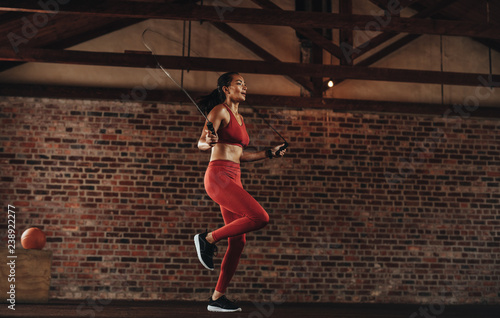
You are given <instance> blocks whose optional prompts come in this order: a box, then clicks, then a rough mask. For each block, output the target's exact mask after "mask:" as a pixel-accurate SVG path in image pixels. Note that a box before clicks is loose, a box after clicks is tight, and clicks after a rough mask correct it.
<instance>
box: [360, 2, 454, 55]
mask: <svg viewBox="0 0 500 318" xmlns="http://www.w3.org/2000/svg"><path fill="white" fill-rule="evenodd" d="M457 1H458V0H442V1H439V2H438V3H436V4H435V5H434V6H433V7H430V8H426V9H425V10H422V11H420V12H419V13H416V14H415V15H413V16H412V18H415V19H425V18H428V17H431V16H433V15H435V14H436V13H438V12H439V11H441V10H443V9H444V8H446V7H447V6H449V5H452V4H453V3H455V2H457ZM371 2H373V3H377V4H381V5H382V4H383V5H384V6H387V0H383V1H380V0H377V1H375V0H372V1H371ZM407 2H408V1H407ZM408 4H409V3H407V4H406V5H408ZM404 7H405V6H403V4H401V8H404ZM397 35H398V33H395V32H384V33H382V34H379V35H377V36H375V37H373V38H371V39H370V40H368V41H366V42H365V43H363V44H361V45H360V46H359V47H358V48H356V49H353V54H352V59H353V60H354V59H357V58H359V57H360V56H362V55H363V54H365V53H367V52H369V51H370V50H372V49H374V48H376V47H378V46H380V45H382V44H383V43H385V42H387V41H389V40H390V39H392V38H394V37H395V36H397ZM405 38H406V40H408V39H409V38H410V37H405ZM412 38H417V37H412Z"/></svg>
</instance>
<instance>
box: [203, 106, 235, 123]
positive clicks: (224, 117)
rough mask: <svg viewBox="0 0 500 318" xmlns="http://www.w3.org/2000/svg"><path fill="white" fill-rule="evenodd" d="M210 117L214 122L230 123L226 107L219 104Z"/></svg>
mask: <svg viewBox="0 0 500 318" xmlns="http://www.w3.org/2000/svg"><path fill="white" fill-rule="evenodd" d="M208 117H209V119H210V120H212V121H215V120H220V121H224V122H229V118H230V115H229V112H228V111H227V109H226V107H224V105H222V104H219V105H217V106H215V107H214V108H213V109H212V110H211V111H210V114H209V116H208Z"/></svg>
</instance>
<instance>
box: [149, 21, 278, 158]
mask: <svg viewBox="0 0 500 318" xmlns="http://www.w3.org/2000/svg"><path fill="white" fill-rule="evenodd" d="M147 32H152V33H155V34H158V35H160V36H161V37H162V38H164V39H166V40H168V41H174V40H171V39H169V38H167V37H166V36H164V35H163V34H161V33H160V32H157V31H154V30H151V29H150V28H146V29H145V30H144V31H143V32H142V44H143V45H144V47H146V49H148V50H149V52H151V54H152V55H153V57H154V59H155V61H156V64H157V65H158V68H160V69H161V70H162V71H163V73H165V75H167V77H168V78H170V79H171V80H172V82H174V84H175V85H176V86H177V87H179V88H180V89H181V90H182V91H183V92H184V94H186V96H187V97H188V98H189V100H191V102H192V103H193V104H194V106H196V108H197V109H198V111H199V112H200V114H201V115H202V116H203V117H204V118H205V120H206V121H207V128H208V129H209V130H210V132H211V133H212V134H214V135H215V129H214V125H213V123H212V122H210V120H208V117H207V115H206V114H205V113H204V112H203V110H202V109H201V108H200V106H199V105H198V104H197V103H196V102H195V100H194V99H193V98H192V97H191V95H190V94H189V93H188V92H187V91H186V90H185V89H184V87H183V86H182V85H180V84H179V83H178V82H177V81H176V80H175V79H174V78H173V76H172V75H171V74H170V73H169V72H168V71H167V70H166V69H165V68H164V67H163V65H161V63H160V61H159V60H158V57H157V55H156V53H155V51H154V49H152V48H151V46H150V45H148V43H147V41H146V39H145V34H146V33H147ZM174 42H177V41H174ZM181 45H183V44H181ZM183 47H184V45H183ZM191 51H192V50H191ZM217 74H218V75H219V76H220V74H219V73H217ZM248 106H249V107H250V108H251V109H252V110H253V111H254V112H255V113H256V114H257V116H258V117H259V118H260V119H262V121H263V122H265V123H266V124H267V125H268V126H269V128H271V129H272V130H273V131H274V132H275V133H276V134H277V135H278V136H279V137H280V138H281V139H283V141H284V145H283V146H281V147H280V148H279V149H278V151H276V152H275V153H274V155H275V156H279V153H280V152H281V151H283V150H285V149H286V148H288V142H287V141H286V139H285V138H284V137H283V136H282V135H281V134H280V133H279V132H278V131H277V130H276V129H274V127H273V126H272V125H271V124H270V123H269V122H268V121H267V120H266V119H265V118H264V117H263V116H262V115H260V113H259V112H258V111H257V109H255V107H253V106H252V105H248Z"/></svg>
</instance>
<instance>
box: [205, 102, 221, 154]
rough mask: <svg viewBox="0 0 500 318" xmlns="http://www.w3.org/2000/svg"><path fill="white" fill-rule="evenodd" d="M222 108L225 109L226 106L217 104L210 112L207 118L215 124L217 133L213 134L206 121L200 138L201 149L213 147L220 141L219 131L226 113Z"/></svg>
mask: <svg viewBox="0 0 500 318" xmlns="http://www.w3.org/2000/svg"><path fill="white" fill-rule="evenodd" d="M221 107H222V108H221ZM222 109H224V106H222V105H220V106H215V107H214V109H212V111H211V112H210V114H208V116H207V118H208V120H209V121H210V122H211V123H212V124H213V125H214V130H215V135H214V134H212V132H211V131H210V130H208V128H207V123H206V122H205V126H204V127H203V131H202V133H201V136H200V139H199V140H198V149H200V150H201V151H207V150H210V149H212V147H213V146H215V144H217V142H218V141H219V137H218V136H217V131H218V130H219V127H220V126H221V123H222V121H223V120H224V119H225V116H224V115H225V114H224V112H223V111H222ZM224 110H225V109H224ZM226 112H227V111H226Z"/></svg>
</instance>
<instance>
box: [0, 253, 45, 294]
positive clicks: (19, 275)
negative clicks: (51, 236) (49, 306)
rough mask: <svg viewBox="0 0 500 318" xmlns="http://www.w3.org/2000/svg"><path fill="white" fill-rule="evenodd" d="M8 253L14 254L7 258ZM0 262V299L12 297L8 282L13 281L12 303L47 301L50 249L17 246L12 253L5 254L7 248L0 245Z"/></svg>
mask: <svg viewBox="0 0 500 318" xmlns="http://www.w3.org/2000/svg"><path fill="white" fill-rule="evenodd" d="M12 255H15V256H17V257H16V258H9V256H12ZM13 261H14V262H13ZM0 262H1V263H0V264H1V265H0V295H2V296H1V297H0V302H2V303H5V302H7V303H9V301H8V300H9V299H12V296H11V295H12V294H13V293H12V288H11V287H12V286H11V285H15V289H14V290H15V293H14V295H15V302H16V303H46V302H48V301H49V289H50V268H51V265H52V252H51V251H48V250H25V249H23V248H17V249H16V250H15V254H9V250H8V249H6V248H2V249H0ZM14 275H15V276H14ZM13 278H14V279H15V281H13Z"/></svg>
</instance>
